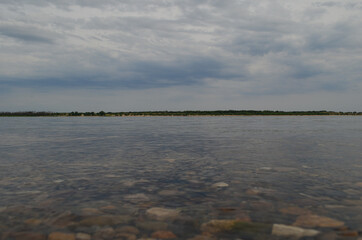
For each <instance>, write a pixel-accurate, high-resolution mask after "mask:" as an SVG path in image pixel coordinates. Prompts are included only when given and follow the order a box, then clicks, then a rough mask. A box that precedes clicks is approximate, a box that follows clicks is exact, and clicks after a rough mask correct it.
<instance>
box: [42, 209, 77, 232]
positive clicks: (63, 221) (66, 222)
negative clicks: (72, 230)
mask: <svg viewBox="0 0 362 240" xmlns="http://www.w3.org/2000/svg"><path fill="white" fill-rule="evenodd" d="M76 218H77V216H76V215H75V214H73V213H72V212H71V211H66V212H64V213H62V214H60V215H59V216H57V217H55V218H54V219H51V220H49V221H47V223H48V224H49V225H51V226H54V227H58V228H65V227H67V226H70V225H72V224H73V223H74V221H75V220H76Z"/></svg>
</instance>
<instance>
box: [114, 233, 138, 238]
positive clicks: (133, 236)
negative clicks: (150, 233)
mask: <svg viewBox="0 0 362 240" xmlns="http://www.w3.org/2000/svg"><path fill="white" fill-rule="evenodd" d="M116 238H117V239H118V238H122V239H127V240H136V239H137V236H136V235H134V234H132V233H117V234H116Z"/></svg>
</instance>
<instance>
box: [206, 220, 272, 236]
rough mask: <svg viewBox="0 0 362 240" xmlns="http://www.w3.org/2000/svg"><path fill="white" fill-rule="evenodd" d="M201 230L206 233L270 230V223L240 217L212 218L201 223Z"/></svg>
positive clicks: (262, 231) (261, 231)
mask: <svg viewBox="0 0 362 240" xmlns="http://www.w3.org/2000/svg"><path fill="white" fill-rule="evenodd" d="M201 231H202V232H206V233H211V234H215V233H220V232H230V231H233V232H238V231H240V232H252V233H254V232H260V233H264V232H269V231H270V226H269V224H262V223H253V222H244V221H240V220H239V219H235V220H218V219H217V220H211V221H209V222H207V223H203V224H202V225H201Z"/></svg>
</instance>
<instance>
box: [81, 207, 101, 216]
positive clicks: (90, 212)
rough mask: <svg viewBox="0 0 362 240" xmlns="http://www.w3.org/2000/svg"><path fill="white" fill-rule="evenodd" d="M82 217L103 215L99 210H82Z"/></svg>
mask: <svg viewBox="0 0 362 240" xmlns="http://www.w3.org/2000/svg"><path fill="white" fill-rule="evenodd" d="M81 212H82V216H92V215H101V214H103V213H102V212H101V211H99V210H98V209H97V208H82V210H81Z"/></svg>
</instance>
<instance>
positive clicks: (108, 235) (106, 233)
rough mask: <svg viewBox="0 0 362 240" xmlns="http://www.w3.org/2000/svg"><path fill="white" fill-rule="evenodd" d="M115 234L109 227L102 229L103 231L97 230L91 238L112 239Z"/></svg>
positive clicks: (98, 239)
mask: <svg viewBox="0 0 362 240" xmlns="http://www.w3.org/2000/svg"><path fill="white" fill-rule="evenodd" d="M115 234H116V232H115V231H114V229H113V228H111V227H108V228H103V229H100V230H98V231H97V232H96V233H95V234H94V235H93V238H94V239H95V240H107V239H112V238H113V237H114V235H115Z"/></svg>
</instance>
